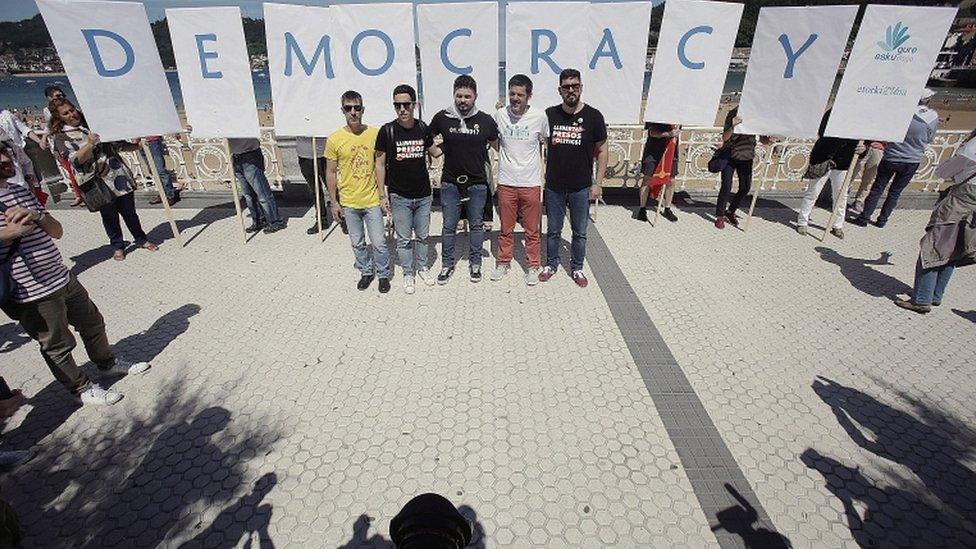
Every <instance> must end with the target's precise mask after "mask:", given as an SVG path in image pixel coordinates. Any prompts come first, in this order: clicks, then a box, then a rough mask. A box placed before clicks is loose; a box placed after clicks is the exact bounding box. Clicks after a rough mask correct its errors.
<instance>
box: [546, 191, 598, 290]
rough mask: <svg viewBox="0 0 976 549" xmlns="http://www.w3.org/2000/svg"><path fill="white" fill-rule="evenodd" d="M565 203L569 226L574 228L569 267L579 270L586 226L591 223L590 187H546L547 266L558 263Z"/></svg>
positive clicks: (582, 257)
mask: <svg viewBox="0 0 976 549" xmlns="http://www.w3.org/2000/svg"><path fill="white" fill-rule="evenodd" d="M567 203H568V204H569V225H570V227H571V228H572V229H573V245H572V251H573V257H572V260H571V261H570V267H571V268H572V270H574V271H579V270H581V269H582V268H583V259H584V258H585V257H586V227H587V225H588V224H589V222H590V220H589V215H590V188H589V187H583V188H582V189H580V190H578V191H555V190H552V189H546V219H547V222H546V266H547V267H552V268H553V269H555V268H556V267H557V266H558V265H559V247H560V241H561V239H562V236H561V235H562V232H563V220H564V219H565V217H566V205H567Z"/></svg>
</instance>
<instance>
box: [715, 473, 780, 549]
mask: <svg viewBox="0 0 976 549" xmlns="http://www.w3.org/2000/svg"><path fill="white" fill-rule="evenodd" d="M725 489H726V490H727V491H728V492H729V494H730V495H731V496H732V497H733V498H735V500H736V501H737V502H738V503H739V504H738V505H733V506H732V507H729V508H726V509H723V510H721V511H719V512H718V513H716V514H715V517H716V518H717V519H718V526H713V527H712V531H713V532H715V531H718V530H725V531H726V532H728V533H730V534H735V535H737V536H739V537H740V538H742V543H743V544H745V546H746V547H747V548H749V549H753V548H755V549H758V548H762V549H786V548H787V547H792V546H793V545H792V544H791V543H790V540H789V539H788V538H787V537H786V536H783V535H782V534H780V533H779V532H776V531H775V530H770V529H768V528H756V526H755V523H756V522H758V521H759V512H758V511H757V510H756V508H755V507H753V506H752V504H751V503H749V500H747V499H746V498H744V497H742V494H740V493H739V491H738V490H736V489H735V487H733V486H732V485H731V484H729V483H725Z"/></svg>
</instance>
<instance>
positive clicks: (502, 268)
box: [491, 263, 512, 282]
mask: <svg viewBox="0 0 976 549" xmlns="http://www.w3.org/2000/svg"><path fill="white" fill-rule="evenodd" d="M511 268H512V266H511V265H509V264H507V263H499V264H497V265H495V270H493V271H492V272H491V281H492V282H498V281H499V280H501V279H503V278H505V276H506V275H508V271H509V270H510V269H511Z"/></svg>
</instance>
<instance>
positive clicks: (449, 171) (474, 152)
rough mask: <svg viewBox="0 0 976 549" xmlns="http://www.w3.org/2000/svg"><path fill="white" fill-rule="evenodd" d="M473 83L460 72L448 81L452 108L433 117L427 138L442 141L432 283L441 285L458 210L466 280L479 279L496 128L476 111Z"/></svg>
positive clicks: (450, 269)
mask: <svg viewBox="0 0 976 549" xmlns="http://www.w3.org/2000/svg"><path fill="white" fill-rule="evenodd" d="M477 97H478V85H477V84H476V83H475V81H474V78H471V77H470V76H468V75H466V74H464V75H461V76H458V77H457V78H456V79H455V80H454V104H453V105H451V107H450V108H448V109H444V110H443V111H440V112H438V113H437V114H435V115H434V118H433V120H431V121H430V131H431V133H432V134H433V135H440V136H442V137H443V138H444V142H443V143H442V144H441V150H443V151H444V168H443V170H442V171H441V209H442V211H443V213H444V230H443V233H442V237H441V238H442V242H441V272H440V273H439V274H438V275H437V283H438V284H447V281H448V280H450V278H451V275H452V274H454V240H455V234H454V233H455V232H456V231H457V224H458V220H459V219H460V217H461V206H462V204H463V205H464V209H465V212H466V213H467V215H468V242H469V252H468V263H469V270H470V275H471V282H479V281H480V280H481V246H482V244H483V243H484V240H485V228H484V220H483V219H482V215H483V213H482V212H483V211H484V209H485V204H486V203H487V201H488V168H487V165H488V147H489V145H490V146H492V147H495V148H497V147H498V125H497V124H496V123H495V119H494V117H492V116H491V115H489V114H487V113H484V112H481V111H479V110H478V108H477V107H475V105H474V102H475V100H476V99H477Z"/></svg>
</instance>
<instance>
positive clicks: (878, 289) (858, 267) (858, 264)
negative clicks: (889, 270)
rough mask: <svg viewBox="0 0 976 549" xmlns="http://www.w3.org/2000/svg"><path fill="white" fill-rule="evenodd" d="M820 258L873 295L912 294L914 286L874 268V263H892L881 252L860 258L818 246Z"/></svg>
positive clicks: (859, 287)
mask: <svg viewBox="0 0 976 549" xmlns="http://www.w3.org/2000/svg"><path fill="white" fill-rule="evenodd" d="M814 250H816V251H817V253H819V254H820V258H821V259H823V260H824V261H826V262H827V263H833V264H834V265H837V266H838V267H840V274H842V275H844V278H846V279H847V281H848V282H850V283H851V286H854V288H856V289H858V290H860V291H862V292H864V293H866V294H868V295H869V296H872V297H888V298H894V297H896V296H897V295H899V294H910V293H911V291H912V287H911V286H909V285H908V284H905V283H904V282H902V281H901V280H898V279H897V278H895V277H893V276H890V275H887V274H885V273H882V272H881V271H878V270H875V269H872V268H871V266H872V265H890V264H891V263H890V262H888V261H887V260H886V259H885V255H884V254H881V255H880V257H879V258H878V259H860V258H856V257H847V256H843V255H841V254H839V253H837V252H836V251H834V250H831V249H830V248H826V247H824V246H817V247H816V248H814Z"/></svg>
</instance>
